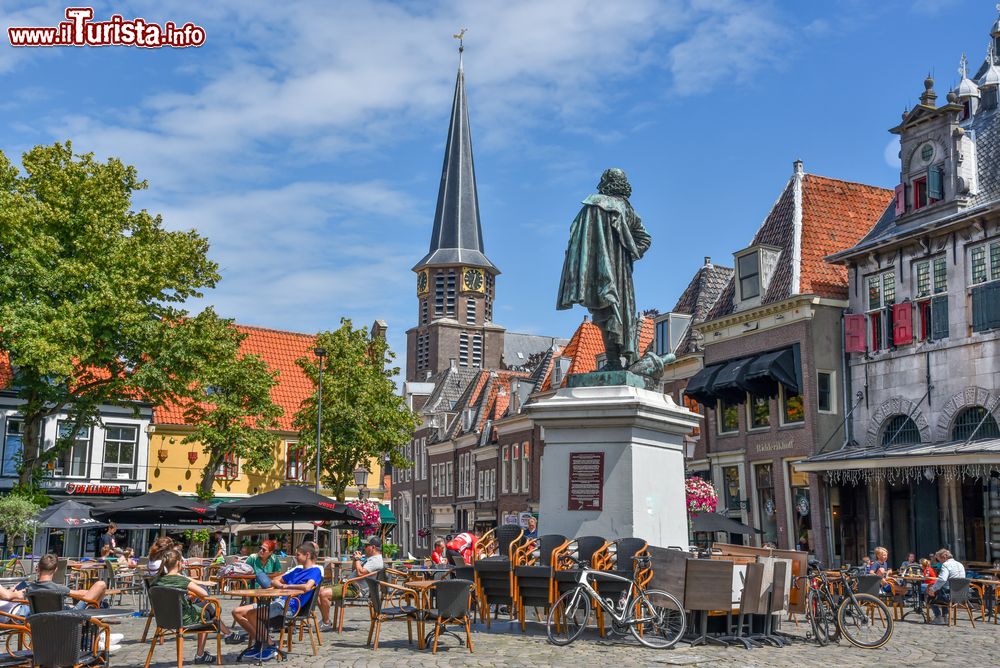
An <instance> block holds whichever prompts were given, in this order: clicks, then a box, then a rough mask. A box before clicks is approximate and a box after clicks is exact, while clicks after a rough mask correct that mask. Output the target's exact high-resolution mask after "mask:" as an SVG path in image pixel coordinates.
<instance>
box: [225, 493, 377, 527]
mask: <svg viewBox="0 0 1000 668" xmlns="http://www.w3.org/2000/svg"><path fill="white" fill-rule="evenodd" d="M216 511H217V512H218V513H219V516H220V517H226V518H230V519H236V520H240V521H241V522H247V523H253V522H287V521H289V520H291V522H292V535H293V536H294V535H295V522H296V521H300V522H318V521H321V520H330V521H333V522H347V521H351V520H361V519H364V518H363V516H362V515H361V513H360V512H359V511H357V510H355V509H354V508H351V507H350V506H348V505H347V504H344V503H340V502H339V501H335V500H334V499H331V498H329V497H326V496H323V495H322V494H317V493H316V492H314V491H312V490H311V489H307V488H305V487H298V486H296V485H286V486H284V487H279V488H278V489H276V490H273V491H270V492H265V493H264V494H258V495H256V496H251V497H248V498H246V499H239V500H237V501H227V502H226V503H220V504H219V505H218V506H216Z"/></svg>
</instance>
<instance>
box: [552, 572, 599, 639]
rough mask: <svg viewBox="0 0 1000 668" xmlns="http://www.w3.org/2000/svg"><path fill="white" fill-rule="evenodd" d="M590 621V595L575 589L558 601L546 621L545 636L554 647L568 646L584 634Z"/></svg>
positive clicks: (577, 588)
mask: <svg viewBox="0 0 1000 668" xmlns="http://www.w3.org/2000/svg"><path fill="white" fill-rule="evenodd" d="M589 619H590V595H588V594H587V592H585V591H584V590H583V587H575V588H573V589H570V590H569V591H568V592H566V593H565V594H563V595H562V596H560V597H559V598H558V599H556V602H555V603H553V604H552V607H551V608H549V616H548V618H547V619H546V620H545V634H546V635H547V636H548V638H549V642H550V643H552V644H553V645H559V646H560V647H561V646H563V645H568V644H570V643H571V642H573V641H574V640H576V639H577V638H579V637H580V634H581V633H583V629H584V628H586V626H587V620H589Z"/></svg>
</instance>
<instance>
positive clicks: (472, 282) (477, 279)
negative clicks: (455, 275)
mask: <svg viewBox="0 0 1000 668" xmlns="http://www.w3.org/2000/svg"><path fill="white" fill-rule="evenodd" d="M485 289H486V281H485V280H484V279H483V270H482V269H479V268H477V267H465V268H463V269H462V290H463V291H465V292H478V293H480V294H481V293H483V292H484V291H485Z"/></svg>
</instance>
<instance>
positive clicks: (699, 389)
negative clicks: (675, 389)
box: [684, 364, 722, 404]
mask: <svg viewBox="0 0 1000 668" xmlns="http://www.w3.org/2000/svg"><path fill="white" fill-rule="evenodd" d="M720 369H722V365H721V364H712V365H710V366H707V367H705V368H704V369H702V370H701V371H699V372H698V373H696V374H695V375H694V376H692V377H691V380H689V381H688V384H687V387H685V388H684V394H686V395H687V396H689V397H691V398H692V399H694V400H695V401H697V402H698V403H700V404H710V403H712V402H713V401H715V396H714V395H713V394H712V393H711V392H710V391H709V388H711V387H712V381H713V380H714V379H715V374H717V373H719V370H720Z"/></svg>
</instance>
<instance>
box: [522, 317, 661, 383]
mask: <svg viewBox="0 0 1000 668" xmlns="http://www.w3.org/2000/svg"><path fill="white" fill-rule="evenodd" d="M655 335H656V325H655V323H654V322H653V319H652V318H646V317H642V318H641V319H640V321H639V351H640V354H645V352H646V351H647V350H649V349H650V347H652V345H653V338H654V337H655ZM602 354H604V338H603V337H602V336H601V329H600V328H599V327H598V326H597V325H595V324H594V323H593V322H591V320H590V318H589V317H588V318H586V319H585V320H584V321H583V322H581V323H580V326H579V327H577V328H576V331H575V332H573V336H572V337H571V338H570V340H569V343H567V344H566V347H564V348H563V349H562V350H561V351H560V352H559V353H558V354H557V355H554V356H553V358H552V359H553V364H552V366H554V365H555V360H556V359H558V358H560V357H566V358H569V359H572V360H573V361H572V362H570V365H569V369H568V370H567V371H566V375H567V376H568V375H570V374H573V373H591V372H593V371H597V356H598V355H602ZM562 384H563V385H565V384H566V378H565V377H564V378H563V381H562ZM550 389H552V370H551V368H550V369H549V370H548V371H547V373H546V375H545V380H543V381H542V384H541V391H543V392H544V391H545V390H550Z"/></svg>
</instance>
